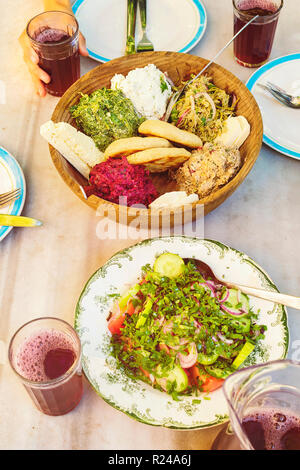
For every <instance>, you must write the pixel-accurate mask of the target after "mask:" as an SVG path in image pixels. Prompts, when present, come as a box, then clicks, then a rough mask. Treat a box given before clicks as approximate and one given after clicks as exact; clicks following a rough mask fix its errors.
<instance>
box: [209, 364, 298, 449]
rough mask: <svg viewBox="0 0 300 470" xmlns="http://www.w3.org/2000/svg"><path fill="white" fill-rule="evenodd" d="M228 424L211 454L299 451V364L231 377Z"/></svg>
mask: <svg viewBox="0 0 300 470" xmlns="http://www.w3.org/2000/svg"><path fill="white" fill-rule="evenodd" d="M223 391H224V394H225V397H226V400H227V403H228V408H229V417H230V424H229V425H228V426H227V428H226V429H223V430H222V431H221V432H220V433H219V434H218V436H217V437H216V439H215V441H214V443H213V446H212V449H213V450H261V449H264V450H266V449H267V450H300V362H296V361H291V360H279V361H274V362H268V363H265V364H261V365H258V366H252V367H248V368H245V369H241V370H240V371H237V372H235V373H234V374H232V375H230V376H229V377H228V378H227V379H226V380H225V382H224V385H223Z"/></svg>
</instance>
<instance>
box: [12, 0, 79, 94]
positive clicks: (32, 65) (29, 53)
mask: <svg viewBox="0 0 300 470" xmlns="http://www.w3.org/2000/svg"><path fill="white" fill-rule="evenodd" d="M43 7H44V10H45V11H50V10H58V11H66V12H68V13H72V7H71V2H70V0H43ZM19 43H20V46H21V48H22V50H23V57H24V61H25V63H26V65H27V67H28V70H29V72H30V74H31V78H32V81H33V84H34V87H35V90H36V92H37V94H38V95H40V96H45V95H46V90H45V86H44V83H49V82H50V76H49V75H48V74H47V73H46V72H45V71H44V70H43V69H41V68H40V67H39V65H38V62H39V57H38V55H37V53H36V52H35V51H34V49H32V47H31V45H30V42H29V39H28V37H27V34H26V30H24V31H23V32H22V34H21V36H20V37H19ZM79 52H80V54H81V55H84V56H87V55H88V51H87V49H86V45H85V38H84V37H83V35H82V34H81V33H79Z"/></svg>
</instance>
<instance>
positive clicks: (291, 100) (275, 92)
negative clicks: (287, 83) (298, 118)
mask: <svg viewBox="0 0 300 470" xmlns="http://www.w3.org/2000/svg"><path fill="white" fill-rule="evenodd" d="M258 85H259V86H260V87H261V88H263V89H264V90H267V91H268V92H269V93H271V95H272V96H274V98H276V99H277V100H278V101H280V102H281V103H283V104H285V105H286V106H289V107H290V108H298V109H299V108H300V96H292V95H290V94H289V93H287V92H286V91H285V90H283V89H282V88H280V87H279V86H277V85H274V83H271V82H266V84H263V83H258Z"/></svg>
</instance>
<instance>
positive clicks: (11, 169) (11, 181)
mask: <svg viewBox="0 0 300 470" xmlns="http://www.w3.org/2000/svg"><path fill="white" fill-rule="evenodd" d="M17 188H20V189H21V195H20V197H19V198H18V199H16V200H15V201H12V202H11V203H10V204H9V205H7V206H5V207H1V208H0V214H10V215H20V214H21V212H22V209H23V206H24V202H25V195H26V185H25V178H24V175H23V171H22V169H21V167H20V165H19V163H18V162H17V161H16V159H15V158H14V157H13V156H12V155H11V154H10V153H9V152H8V151H7V150H5V149H4V148H3V147H0V194H2V193H6V192H8V191H12V190H14V189H17ZM11 230H12V227H7V226H1V225H0V241H1V240H3V238H4V237H6V235H8V234H9V232H10V231H11Z"/></svg>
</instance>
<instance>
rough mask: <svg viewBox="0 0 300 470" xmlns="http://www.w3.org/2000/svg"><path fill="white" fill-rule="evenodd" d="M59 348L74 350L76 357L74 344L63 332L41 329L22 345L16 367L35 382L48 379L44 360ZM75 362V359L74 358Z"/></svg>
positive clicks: (20, 372) (21, 373)
mask: <svg viewBox="0 0 300 470" xmlns="http://www.w3.org/2000/svg"><path fill="white" fill-rule="evenodd" d="M57 349H61V350H66V351H69V352H70V351H72V352H73V354H74V359H75V357H76V354H75V352H74V344H73V343H72V341H71V339H70V338H68V337H67V336H66V335H65V334H63V333H62V332H59V331H56V330H41V331H39V332H38V333H35V334H34V335H33V336H31V337H29V338H28V339H27V340H26V341H25V343H23V345H21V347H20V349H19V351H18V354H17V359H16V368H17V371H18V372H19V374H20V375H22V376H23V377H25V378H26V379H27V380H31V381H34V382H44V381H48V380H49V378H51V377H48V376H47V375H46V373H45V367H44V362H45V358H46V356H47V354H48V353H49V352H50V351H54V350H57ZM73 362H74V360H73Z"/></svg>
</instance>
